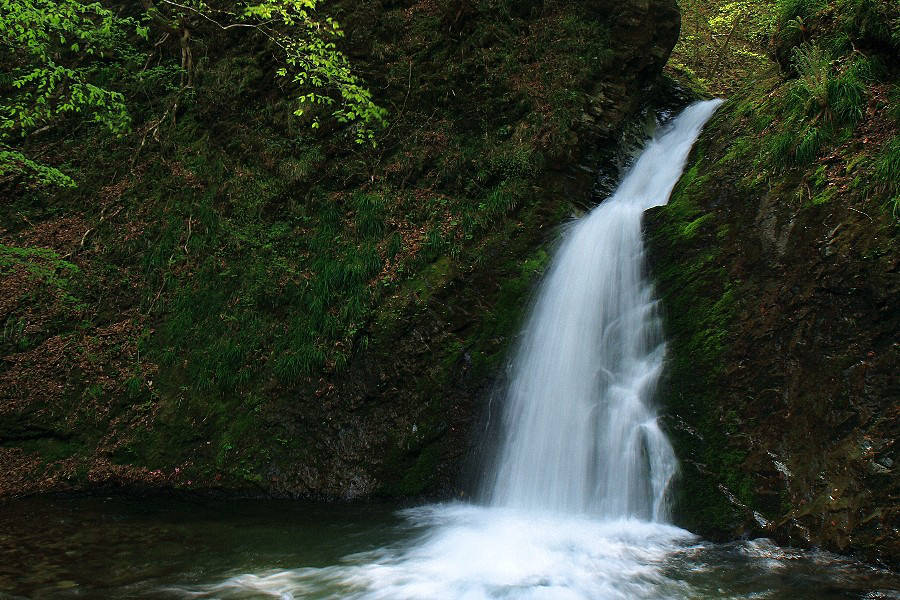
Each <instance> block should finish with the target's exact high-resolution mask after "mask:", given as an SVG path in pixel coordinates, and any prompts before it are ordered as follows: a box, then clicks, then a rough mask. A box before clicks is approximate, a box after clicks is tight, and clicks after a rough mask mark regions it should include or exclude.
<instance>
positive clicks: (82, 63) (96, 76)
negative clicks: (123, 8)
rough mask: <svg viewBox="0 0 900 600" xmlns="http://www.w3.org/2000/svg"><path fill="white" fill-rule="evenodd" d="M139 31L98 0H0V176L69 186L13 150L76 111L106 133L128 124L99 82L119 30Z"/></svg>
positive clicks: (118, 49) (114, 94)
mask: <svg viewBox="0 0 900 600" xmlns="http://www.w3.org/2000/svg"><path fill="white" fill-rule="evenodd" d="M128 28H132V29H133V30H134V31H135V32H137V33H138V34H140V35H146V33H147V30H146V29H145V28H143V27H140V26H139V25H138V24H137V23H136V22H135V21H133V20H132V19H129V18H122V17H118V16H116V15H115V14H113V12H112V11H110V10H109V9H107V8H104V7H103V6H102V5H101V4H100V3H99V2H93V3H89V4H86V3H82V2H79V1H77V0H0V62H2V64H3V65H4V71H5V72H4V74H3V77H2V79H0V180H2V179H5V178H12V177H20V178H23V179H26V180H28V181H30V182H31V183H33V184H38V185H48V184H49V185H59V186H74V185H75V183H74V181H73V180H72V179H71V177H69V176H68V175H66V174H64V173H63V172H61V171H60V170H59V169H57V168H55V167H51V166H47V165H43V164H41V163H39V162H37V161H35V160H34V159H32V158H29V157H28V156H26V155H25V154H24V153H23V152H21V151H20V150H17V149H16V148H14V144H16V143H17V140H20V139H21V138H23V137H25V136H27V135H30V134H34V133H35V132H36V131H41V130H43V129H47V128H49V127H51V126H53V125H55V124H57V123H58V122H60V121H61V120H63V119H64V118H65V117H67V116H69V115H71V114H75V113H79V114H82V115H83V116H84V118H85V119H87V120H88V121H91V122H94V123H97V124H99V125H101V126H102V127H104V128H105V129H107V130H109V131H110V132H112V133H122V132H124V131H125V130H127V129H128V126H129V123H130V119H129V116H128V111H127V109H126V106H125V98H124V96H123V95H122V94H121V93H120V92H118V91H115V90H113V89H110V88H109V87H108V86H106V85H105V83H106V80H107V79H108V76H109V72H108V69H109V67H110V62H111V61H112V60H115V59H121V58H122V47H123V44H124V37H125V33H126V29H128Z"/></svg>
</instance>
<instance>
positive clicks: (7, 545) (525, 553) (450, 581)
mask: <svg viewBox="0 0 900 600" xmlns="http://www.w3.org/2000/svg"><path fill="white" fill-rule="evenodd" d="M898 590H900V576H898V575H897V574H894V573H891V572H888V571H884V570H879V569H877V568H875V567H872V566H868V565H865V564H861V563H856V562H853V561H851V560H849V559H847V558H845V557H839V556H835V555H832V554H829V553H825V552H804V551H798V550H793V549H786V548H780V547H778V546H776V545H774V544H772V543H770V542H768V541H765V540H754V541H745V542H734V543H727V544H713V543H710V542H706V541H703V540H701V539H699V538H697V537H695V536H693V535H692V534H690V533H689V532H687V531H685V530H683V529H679V528H677V527H674V526H672V525H664V524H660V523H649V522H643V521H637V520H615V521H602V520H597V519H595V518H589V517H582V516H573V515H558V514H557V515H554V514H549V513H539V512H520V511H517V510H513V509H505V508H493V507H482V506H475V505H469V504H462V503H458V504H436V505H428V506H423V507H417V508H411V509H399V508H398V507H396V506H393V505H378V504H351V505H340V504H328V505H324V504H307V503H301V502H288V501H272V500H184V499H136V498H119V497H112V498H99V497H59V498H29V499H25V500H14V501H7V502H5V503H2V504H0V598H2V599H4V600H8V599H11V598H33V599H41V598H108V599H119V598H161V599H165V598H172V599H178V598H223V599H226V598H279V599H290V598H294V599H300V598H311V599H319V598H359V599H367V598H379V599H390V600H406V599H416V600H443V599H447V600H456V599H466V600H468V599H483V598H484V599H486V598H491V599H498V598H503V599H525V598H527V599H553V600H569V599H579V600H581V599H592V600H593V599H639V598H667V599H668V598H672V599H676V598H677V599H707V598H709V599H713V598H715V599H726V598H734V599H737V598H754V599H790V600H805V599H810V600H831V599H850V598H855V599H865V600H876V599H884V598H900V591H898Z"/></svg>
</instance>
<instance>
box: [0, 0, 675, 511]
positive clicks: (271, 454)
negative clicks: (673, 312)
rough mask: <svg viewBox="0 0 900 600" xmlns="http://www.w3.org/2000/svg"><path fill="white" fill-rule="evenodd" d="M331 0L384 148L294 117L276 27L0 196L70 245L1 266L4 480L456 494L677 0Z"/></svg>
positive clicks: (26, 236)
mask: <svg viewBox="0 0 900 600" xmlns="http://www.w3.org/2000/svg"><path fill="white" fill-rule="evenodd" d="M333 10H335V13H336V16H337V17H338V18H339V19H340V20H341V21H342V23H343V24H344V26H345V29H346V31H347V38H346V49H347V51H348V53H349V55H350V56H351V59H352V60H353V63H354V65H355V66H356V67H357V68H358V70H359V72H360V73H361V75H362V76H363V77H364V78H365V80H366V83H367V84H368V85H369V86H370V87H371V89H372V91H373V93H374V95H375V98H376V100H377V101H378V102H380V103H382V104H383V105H384V106H386V107H387V108H388V109H389V111H390V116H389V119H390V121H391V125H390V126H389V129H388V130H387V131H386V132H384V133H383V135H382V138H381V139H380V145H379V147H378V148H376V149H355V148H354V149H350V150H348V149H347V148H346V146H347V142H346V139H347V137H348V136H347V135H346V132H343V131H341V130H340V129H338V130H336V131H322V132H318V133H312V132H309V131H304V130H302V129H301V128H298V127H297V126H296V125H293V121H292V117H291V114H290V113H291V111H292V110H293V108H292V107H290V106H289V104H288V103H285V102H284V101H282V100H279V97H280V92H279V90H278V89H276V88H275V87H274V86H272V84H271V83H268V81H269V79H268V75H270V74H268V73H267V70H271V66H270V65H269V64H268V62H267V59H266V53H265V51H264V50H262V51H260V50H258V49H257V50H253V49H252V48H251V50H253V52H255V54H251V56H250V57H248V56H247V52H246V49H243V50H242V48H241V47H240V46H239V44H238V42H236V41H230V42H228V43H227V44H225V45H223V46H222V47H219V46H216V44H215V43H214V41H212V38H210V40H209V41H203V43H204V44H205V45H204V51H203V55H204V56H203V58H202V60H198V67H197V73H196V74H195V77H194V88H193V89H192V90H190V93H189V94H186V95H185V96H183V97H182V96H178V95H175V96H174V99H171V98H170V97H169V96H166V94H171V93H172V92H170V91H167V90H161V91H160V92H159V94H158V95H149V96H147V97H148V98H149V99H148V100H147V101H146V102H145V104H141V105H140V106H138V107H136V108H135V113H136V124H135V132H134V134H133V135H131V136H130V137H126V138H125V139H122V140H117V141H111V140H104V139H103V138H100V137H96V138H94V137H91V136H90V134H87V135H83V134H79V135H80V136H81V137H79V136H74V137H71V139H69V138H67V137H66V132H64V131H61V132H60V136H61V137H59V139H55V138H53V136H54V135H55V133H54V132H51V133H50V134H48V137H46V139H41V140H37V141H36V142H35V144H38V145H39V144H41V143H45V142H46V143H47V147H48V148H50V151H52V152H53V153H55V155H57V156H59V157H61V158H60V159H61V160H63V159H64V160H66V161H68V163H67V164H69V165H71V168H72V169H73V170H74V173H75V174H76V176H77V177H78V178H79V179H80V181H81V183H82V185H81V188H80V189H79V190H77V191H75V192H69V193H65V194H59V195H47V194H43V195H42V194H40V193H33V192H22V195H21V196H19V197H16V198H13V202H11V203H10V204H9V206H4V207H3V219H4V221H3V224H2V229H0V236H2V242H3V244H6V245H8V246H10V247H24V248H35V249H37V248H43V249H47V250H48V251H49V253H45V254H36V255H35V256H37V257H39V258H36V259H34V260H39V261H45V262H41V263H40V264H39V265H38V266H39V267H41V268H43V270H40V269H38V268H37V267H35V268H31V267H28V266H27V265H26V266H22V265H19V264H18V263H12V266H9V265H5V266H4V267H3V268H4V269H8V270H7V271H4V276H3V280H2V285H0V322H2V323H4V332H5V333H4V337H3V339H2V340H0V350H2V353H3V360H2V363H0V495H20V494H27V493H34V492H39V491H47V490H64V489H73V488H74V489H85V488H92V487H109V486H123V487H128V488H135V487H137V488H141V487H151V488H162V489H169V488H181V489H210V488H221V489H226V490H244V491H250V492H255V493H268V494H277V495H288V496H307V497H324V498H334V497H339V498H358V497H366V496H371V495H375V494H386V495H418V494H423V493H428V494H445V495H446V494H449V493H455V490H454V488H453V485H454V482H455V481H456V476H457V472H458V469H459V465H460V463H461V458H462V456H463V455H464V454H465V453H466V452H467V450H468V448H469V445H470V442H471V428H472V424H473V415H474V414H476V413H477V412H478V407H477V406H476V404H477V403H478V402H479V401H481V400H482V399H483V398H484V397H485V393H486V390H487V389H488V388H489V387H490V384H491V382H492V380H493V378H494V377H495V375H496V373H497V372H498V369H500V368H501V367H502V364H503V360H504V354H505V350H506V348H507V345H508V341H509V339H510V337H511V336H513V335H515V332H516V329H517V326H518V319H519V314H520V312H521V310H522V308H523V307H524V305H525V304H526V303H527V298H528V292H529V290H530V288H531V285H532V283H533V281H534V280H535V278H536V277H537V276H538V275H539V273H540V272H541V270H542V268H543V266H544V264H545V262H546V257H547V254H546V252H545V250H543V249H542V247H543V246H544V245H545V244H546V243H547V242H548V241H549V240H551V239H552V237H553V235H554V228H555V226H556V225H558V224H559V223H561V222H562V221H563V220H564V219H565V218H567V216H568V215H570V214H571V212H572V210H573V206H576V205H583V204H584V203H585V199H586V198H587V197H588V196H589V194H590V193H591V188H592V186H593V184H594V176H593V174H592V173H591V172H590V171H591V170H592V169H594V168H596V167H597V166H598V162H600V161H601V160H602V159H601V158H599V157H601V156H605V155H608V154H609V153H610V150H611V149H613V148H614V147H615V145H616V143H617V136H618V134H619V132H620V131H621V129H622V127H623V125H624V123H625V121H626V120H627V119H629V118H631V117H632V116H634V115H635V114H636V113H637V112H638V110H639V109H640V107H641V106H642V104H643V103H644V101H645V100H646V99H647V97H648V90H649V89H650V88H651V87H652V86H653V85H654V83H655V82H656V80H657V78H658V76H659V73H660V71H661V69H662V66H663V64H664V63H665V61H666V58H667V57H668V54H669V52H670V50H671V48H672V46H673V45H674V43H675V41H676V38H677V35H678V29H679V13H678V10H677V7H676V4H675V2H674V0H652V1H650V0H628V1H624V2H608V1H603V2H601V1H594V2H571V1H550V0H547V1H544V2H540V1H532V2H504V1H501V0H486V1H468V0H456V1H453V2H447V3H444V2H432V1H429V0H422V1H419V2H411V1H404V2H387V1H383V2H382V1H359V2H355V1H350V0H347V1H346V2H337V3H335V4H334V5H333ZM241 51H242V52H243V54H242V53H241ZM180 93H181V92H176V94H180ZM141 97H145V95H143V94H142V95H141ZM166 102H170V103H171V102H174V103H175V106H176V107H177V114H176V113H174V112H173V113H166V112H165V111H164V109H165V108H166V106H167V105H166ZM160 115H163V116H166V115H168V116H167V118H166V119H161V118H160ZM323 129H327V128H323ZM148 131H149V132H152V135H149V136H148V133H147V132H148ZM38 149H39V150H40V147H39V148H38ZM578 165H582V167H578ZM20 191H21V190H20ZM41 257H43V258H41ZM29 269H30V270H29ZM36 273H37V275H36ZM46 273H51V274H54V273H55V274H57V275H58V276H53V277H45V276H43V275H41V274H46Z"/></svg>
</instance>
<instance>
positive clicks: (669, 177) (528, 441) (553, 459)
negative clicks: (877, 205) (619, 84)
mask: <svg viewBox="0 0 900 600" xmlns="http://www.w3.org/2000/svg"><path fill="white" fill-rule="evenodd" d="M720 102H721V101H720V100H711V101H705V102H698V103H695V104H693V105H691V106H689V107H688V108H686V109H685V110H684V111H683V112H682V113H681V114H680V115H679V116H678V117H676V118H675V119H673V120H672V121H671V122H670V123H669V124H668V125H667V126H666V127H664V128H663V129H661V130H660V131H659V133H658V134H657V135H656V136H655V137H654V138H653V139H652V140H651V141H650V142H649V143H648V144H647V146H646V148H645V149H644V151H643V152H642V153H641V155H640V156H639V158H638V159H637V160H636V162H635V163H634V165H633V166H632V167H631V169H630V170H629V172H628V173H627V174H626V175H625V177H624V179H623V180H622V182H621V184H620V185H619V187H618V189H617V190H616V192H615V193H614V194H613V195H612V196H611V197H610V198H608V199H607V200H606V201H604V202H603V203H601V204H600V205H599V206H597V207H596V208H595V209H593V210H592V211H591V212H590V213H589V214H587V215H586V216H585V217H583V218H581V219H580V220H578V221H577V222H575V223H574V224H572V225H571V226H570V227H569V228H568V229H567V230H566V231H565V233H564V236H563V241H562V244H561V246H560V248H559V250H558V252H557V254H556V256H555V258H554V260H553V262H552V264H551V266H550V269H549V271H548V273H547V274H546V276H545V278H544V281H543V282H542V284H541V287H540V289H539V291H538V295H537V300H536V303H535V305H534V308H533V311H532V314H531V315H530V317H529V319H528V321H527V325H526V327H525V330H524V332H523V334H522V341H521V343H520V346H519V348H518V350H517V353H516V356H515V358H514V360H513V362H512V376H511V379H510V383H509V386H508V389H507V391H506V396H505V403H504V422H503V438H502V442H501V443H502V446H501V449H500V452H499V456H498V460H497V464H496V465H495V467H494V471H493V477H492V478H491V479H490V485H489V489H488V490H487V494H488V496H489V498H490V503H491V504H492V505H495V506H505V507H511V508H521V509H529V510H549V511H556V512H563V513H569V514H589V515H595V516H597V517H601V518H604V519H615V518H621V517H636V518H641V519H648V520H653V521H664V520H665V519H666V517H667V515H666V502H665V499H666V494H667V490H668V487H669V483H670V482H671V480H672V478H673V476H674V475H675V472H676V469H677V461H676V459H675V455H674V452H673V450H672V446H671V445H670V444H669V441H668V439H667V438H666V436H665V434H664V433H663V432H662V430H661V429H660V428H659V425H658V424H657V419H656V413H655V411H654V408H653V405H652V396H653V391H654V387H655V385H656V382H657V380H658V378H659V375H660V373H661V371H662V366H663V356H664V343H663V339H662V335H661V330H660V323H659V318H658V316H657V311H656V300H655V299H654V296H653V290H652V286H651V284H650V282H649V281H648V280H647V278H646V276H645V274H644V264H643V262H644V247H643V242H642V239H641V216H642V214H643V213H644V211H645V210H647V209H648V208H651V207H653V206H659V205H662V204H665V203H666V202H667V201H668V198H669V195H670V194H671V192H672V188H673V187H674V186H675V183H676V182H677V181H678V178H679V177H680V176H681V172H682V170H683V168H684V163H685V161H686V160H687V156H688V153H689V152H690V149H691V146H692V145H693V143H694V141H695V140H696V138H697V136H698V135H699V133H700V130H701V128H702V127H703V124H704V123H705V122H706V121H707V119H709V117H710V116H711V115H712V113H713V112H714V111H715V109H716V107H717V106H718V105H719V103H720Z"/></svg>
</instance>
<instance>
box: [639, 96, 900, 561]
mask: <svg viewBox="0 0 900 600" xmlns="http://www.w3.org/2000/svg"><path fill="white" fill-rule="evenodd" d="M767 93H770V95H771V93H772V92H767ZM885 117H886V115H885V114H884V113H883V112H881V111H879V110H876V108H875V107H874V106H870V111H869V113H868V115H867V116H866V117H865V118H864V120H863V122H862V123H861V124H860V125H858V129H857V133H856V134H855V135H854V136H853V138H852V139H851V140H849V141H847V142H845V143H844V145H843V146H841V147H840V148H839V149H838V150H836V151H834V153H832V154H830V155H828V156H825V157H824V158H823V159H822V160H820V161H818V162H816V163H814V164H813V165H812V166H811V167H809V169H808V171H809V172H810V173H812V172H816V173H818V174H819V177H815V176H807V175H806V173H807V168H805V167H798V168H792V169H788V170H786V171H781V172H779V173H777V174H775V173H773V172H772V171H773V170H774V168H773V167H771V166H768V167H767V166H766V163H765V162H764V161H761V160H758V159H757V160H755V159H754V152H755V151H756V150H757V149H758V148H759V146H760V144H762V143H763V139H764V138H763V137H761V136H760V135H759V134H758V133H757V132H756V131H755V130H754V128H753V126H752V125H750V124H749V119H751V118H752V112H748V110H747V106H746V105H743V106H742V103H741V101H733V102H729V103H727V104H726V105H724V106H723V108H722V109H720V113H719V114H718V115H717V116H716V117H715V118H714V120H713V121H712V122H711V123H710V124H709V125H708V127H707V129H706V131H705V132H704V134H703V136H702V137H701V139H700V141H699V142H698V145H697V147H696V148H695V149H694V153H693V156H692V159H691V162H690V163H689V165H688V169H687V171H686V173H685V176H684V177H683V179H682V181H681V182H680V183H679V185H678V187H677V188H676V190H675V193H674V195H673V197H672V200H671V202H670V204H669V205H668V206H666V207H664V208H661V209H655V210H654V211H653V212H651V213H650V214H649V216H648V219H647V223H646V230H647V234H648V240H649V251H650V255H651V259H652V260H651V263H652V269H653V272H654V274H655V276H656V278H657V281H658V289H659V292H660V293H661V295H662V298H663V304H664V308H665V313H666V322H667V332H668V335H669V337H670V353H669V368H668V377H667V380H666V381H665V382H664V383H663V385H662V390H663V392H662V396H663V406H664V412H665V417H664V418H665V422H666V424H667V427H668V429H669V431H670V432H671V434H672V436H673V439H674V441H675V445H676V448H677V450H678V453H679V456H680V457H681V460H682V474H681V481H680V483H679V486H678V489H679V494H678V498H677V502H676V514H677V516H678V522H680V523H681V524H683V525H685V526H687V527H689V528H690V529H691V530H692V531H697V532H699V533H701V534H704V535H711V536H718V537H720V538H729V537H734V536H737V535H750V536H758V535H761V536H767V537H774V538H776V539H778V540H780V541H782V542H786V543H791V544H796V545H802V546H820V547H825V548H828V549H832V550H837V551H842V552H854V551H856V552H861V553H863V554H864V555H866V556H867V557H869V558H877V559H881V560H884V561H887V562H893V563H896V560H897V557H898V556H900V546H898V541H900V535H898V527H900V520H898V518H900V507H898V504H897V494H898V491H900V476H898V473H900V471H898V463H897V461H898V460H900V456H898V448H897V446H896V440H897V439H898V435H900V418H898V417H900V413H898V411H900V402H898V400H900V380H898V378H897V366H898V364H900V344H898V337H897V333H898V331H900V308H898V307H900V270H898V267H900V254H898V244H897V233H898V226H897V222H896V220H895V217H894V215H892V214H891V211H890V209H889V208H887V209H886V208H885V206H884V201H885V198H884V194H883V193H879V192H878V190H879V189H880V188H879V187H878V186H876V185H875V183H874V179H873V178H872V176H871V175H868V176H866V175H865V173H866V171H865V169H866V168H867V167H866V166H865V165H866V161H859V160H858V159H857V161H856V163H855V166H854V163H853V162H850V161H848V160H846V157H847V156H857V157H858V156H860V154H861V153H862V155H866V154H867V153H868V154H869V155H871V154H872V153H874V151H875V150H876V149H877V147H878V146H877V141H876V139H875V138H876V137H877V136H880V139H883V138H884V137H885V129H886V130H887V131H888V132H889V131H890V128H891V127H893V126H892V125H891V124H890V122H889V121H887V120H885ZM771 118H773V119H777V118H778V117H777V116H773V117H771ZM771 122H772V121H769V123H771ZM879 131H880V132H881V133H878V132H879ZM848 163H849V164H850V166H849V167H848ZM823 174H825V176H823ZM854 181H856V184H854V183H853V182H854Z"/></svg>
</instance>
